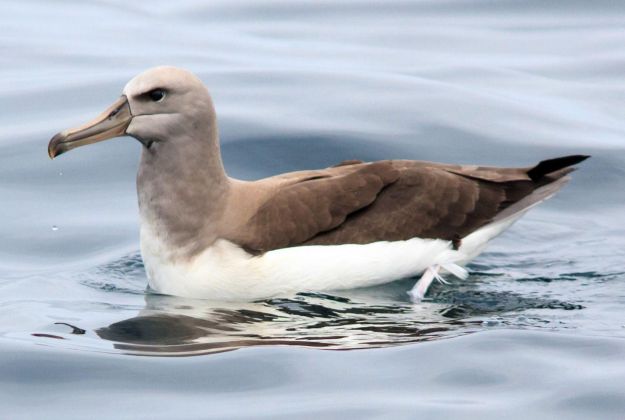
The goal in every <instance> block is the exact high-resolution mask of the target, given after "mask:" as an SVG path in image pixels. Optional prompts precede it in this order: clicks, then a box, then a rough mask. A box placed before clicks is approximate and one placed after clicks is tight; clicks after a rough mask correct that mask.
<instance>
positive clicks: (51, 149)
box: [48, 133, 65, 159]
mask: <svg viewBox="0 0 625 420" xmlns="http://www.w3.org/2000/svg"><path fill="white" fill-rule="evenodd" d="M64 138H65V136H64V135H63V133H56V134H55V135H54V137H52V138H51V139H50V143H48V156H50V159H54V158H55V157H57V156H58V155H60V154H61V153H63V152H64V150H63V148H62V147H59V145H61V144H62V141H63V139H64Z"/></svg>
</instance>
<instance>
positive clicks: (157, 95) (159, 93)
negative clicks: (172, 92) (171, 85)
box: [148, 89, 167, 102]
mask: <svg viewBox="0 0 625 420" xmlns="http://www.w3.org/2000/svg"><path fill="white" fill-rule="evenodd" d="M165 95H167V92H165V91H164V90H163V89H153V90H151V91H149V92H148V96H149V97H150V99H152V101H153V102H160V101H162V100H163V99H165Z"/></svg>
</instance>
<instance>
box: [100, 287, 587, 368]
mask: <svg viewBox="0 0 625 420" xmlns="http://www.w3.org/2000/svg"><path fill="white" fill-rule="evenodd" d="M399 283H400V284H398V285H395V287H393V286H391V287H389V286H386V287H379V288H373V289H362V290H351V291H345V292H337V294H336V295H334V294H333V295H330V294H318V293H314V294H313V293H310V294H308V293H301V294H298V295H296V296H293V297H291V298H276V299H270V300H265V301H260V302H254V303H227V302H218V303H217V302H210V301H204V300H191V299H185V298H178V297H172V296H163V295H150V294H148V295H146V296H145V299H146V306H145V308H144V309H143V310H141V311H140V313H139V314H138V315H137V316H135V317H132V318H129V319H126V320H123V321H119V322H115V323H113V324H111V325H109V326H107V327H103V328H99V329H97V330H96V333H97V335H98V336H99V337H100V338H102V339H104V340H109V341H112V342H113V343H114V347H115V348H116V349H117V350H120V351H122V352H124V353H128V354H136V355H159V356H166V355H168V356H189V355H198V354H208V353H217V352H223V351H229V350H235V349H239V348H242V347H250V346H268V345H269V346H275V345H289V346H303V347H312V348H320V349H332V350H351V349H364V348H375V347H388V346H396V345H402V344H408V343H415V342H419V341H428V340H435V339H441V338H447V337H453V336H457V335H462V334H468V333H471V332H475V331H479V330H483V329H484V328H485V323H484V318H485V316H492V315H496V314H505V313H511V312H512V313H514V312H518V311H521V310H524V309H528V308H529V309H532V308H533V309H536V308H539V309H540V308H557V309H580V308H581V307H578V306H577V305H572V304H568V303H566V302H560V301H557V300H548V299H541V298H526V297H521V296H519V295H515V294H513V293H502V292H483V291H480V290H477V288H476V286H475V282H474V283H473V285H472V286H468V285H467V286H464V285H461V286H459V288H458V289H456V290H454V291H453V293H451V292H450V291H449V290H448V289H444V288H436V289H435V291H434V293H432V296H433V298H432V299H430V300H429V301H425V302H422V303H421V304H420V305H414V304H411V303H410V302H409V300H408V297H407V296H405V297H404V296H402V294H405V292H404V291H405V290H406V285H405V284H401V283H404V282H399ZM538 321H540V320H538ZM504 322H505V321H504Z"/></svg>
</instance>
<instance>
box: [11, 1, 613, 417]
mask: <svg viewBox="0 0 625 420" xmlns="http://www.w3.org/2000/svg"><path fill="white" fill-rule="evenodd" d="M0 28H1V29H0V52H1V53H2V54H0V197H1V198H0V200H1V201H0V203H1V205H0V220H2V223H0V418H2V419H22V418H59V419H61V418H62V419H73V418H76V419H84V418H128V419H140V418H145V419H161V418H162V419H173V418H189V419H194V418H250V417H254V418H268V419H277V418H292V417H294V416H298V417H300V418H312V417H319V416H324V418H341V419H345V418H355V419H360V418H393V419H400V418H417V417H418V418H421V417H424V418H480V419H486V418H501V417H502V416H504V415H505V416H506V417H507V418H511V419H512V418H528V417H532V418H584V419H586V418H601V419H608V418H614V419H617V418H623V415H624V414H623V413H625V361H624V360H625V359H624V356H625V267H624V262H625V237H624V235H625V216H624V214H625V212H624V210H625V53H624V50H623V45H625V3H621V2H614V1H607V0H605V1H593V2H582V1H572V2H559V1H525V2H517V1H511V0H510V1H504V0H501V1H489V0H478V1H472V2H466V1H458V0H448V1H400V0H392V1H385V2H381V1H357V0H353V1H343V2H330V1H309V2H292V1H265V2H261V1H254V0H244V1H237V2H230V1H222V0H216V1H198V0H184V1H178V2H168V1H150V2H147V1H146V2H123V1H117V0H99V1H95V0H94V1H77V0H65V1H58V2H48V1H42V0H39V1H37V0H32V1H16V0H4V1H2V2H1V3H0ZM159 64H172V65H177V66H181V67H186V68H188V69H190V70H192V71H194V72H195V73H197V74H198V75H199V76H200V77H201V78H202V79H203V80H204V82H205V83H206V84H207V85H208V87H209V89H210V91H211V93H212V95H213V99H214V101H215V104H216V107H217V112H218V115H219V123H220V127H221V138H222V149H223V154H224V160H225V164H226V167H227V170H228V172H229V173H230V174H231V175H233V176H236V177H241V178H245V179H254V178H258V177H262V176H267V175H271V174H275V173H279V172H284V171H288V170H296V169H303V168H320V167H325V166H329V165H332V164H334V163H336V162H338V161H341V160H344V159H363V160H375V159H385V158H408V159H422V160H436V161H446V162H459V163H475V164H482V165H497V166H528V165H531V164H533V163H535V162H536V161H538V160H540V159H544V158H549V157H555V156H559V155H565V154H574V153H575V154H577V153H582V154H590V155H592V156H593V157H592V159H590V160H588V161H586V162H584V163H583V164H581V165H580V167H579V170H578V171H577V172H576V173H575V174H574V177H573V178H574V179H573V181H572V182H571V183H570V184H569V185H568V186H567V187H566V188H565V189H564V190H563V191H561V193H560V194H558V195H557V196H556V197H555V198H553V199H551V200H550V201H548V202H546V203H544V204H542V205H541V206H540V207H538V208H536V209H534V210H532V211H531V212H530V213H528V214H527V215H526V216H525V217H524V218H523V219H522V220H521V221H520V222H518V223H517V224H516V225H514V226H513V227H512V228H511V229H510V230H509V231H508V232H506V233H505V234H504V235H502V236H501V237H499V238H498V239H497V240H495V241H494V242H493V243H492V244H491V246H490V247H489V248H488V249H487V251H486V252H485V253H484V254H483V255H481V256H480V257H479V258H478V259H476V260H475V261H474V262H473V263H472V264H471V265H470V267H469V268H470V271H471V276H470V277H469V279H468V280H466V281H459V280H451V284H450V285H447V286H444V285H435V286H433V288H432V289H431V292H430V294H429V295H428V298H427V299H425V300H424V301H423V302H421V303H420V304H412V303H411V302H410V301H409V299H408V296H407V295H406V293H405V292H406V290H409V289H410V288H411V287H412V285H413V284H414V282H415V279H406V280H402V281H398V282H395V283H392V284H389V285H385V286H382V287H376V288H369V289H361V290H350V291H341V292H336V293H331V294H311V293H303V294H298V295H294V296H286V297H283V298H276V299H271V300H267V301H261V302H252V303H239V304H235V303H223V302H210V301H202V300H192V299H182V298H175V297H168V296H159V295H153V294H149V293H147V292H146V290H145V288H146V277H145V272H144V269H143V265H142V262H141V258H140V255H139V254H138V216H137V205H136V196H135V184H134V177H135V172H136V168H137V162H138V156H139V153H140V145H139V144H138V143H137V142H136V141H134V140H133V139H131V138H127V137H125V138H121V139H117V140H113V141H109V142H106V143H100V144H98V145H94V146H91V147H86V148H80V149H78V150H76V151H73V152H72V153H69V154H67V155H64V156H62V157H61V158H59V159H56V160H54V161H50V160H49V159H48V157H47V143H48V140H49V139H50V137H51V136H52V135H53V134H55V133H56V132H58V131H60V130H63V129H65V128H68V127H72V126H75V125H77V124H80V123H82V122H84V121H86V120H88V119H90V118H91V117H93V116H94V115H96V114H97V113H99V112H100V111H101V110H103V109H104V108H105V107H106V106H108V105H109V104H110V103H112V102H113V101H114V100H115V99H116V98H117V97H118V95H119V94H120V92H121V89H122V88H123V86H124V84H125V83H126V81H127V80H129V79H130V78H131V77H133V76H134V75H135V74H137V73H139V72H141V71H142V70H144V69H146V68H148V67H151V66H154V65H159ZM339 350H340V351H339ZM345 350H350V351H345ZM148 356H150V357H148ZM172 356H178V357H172Z"/></svg>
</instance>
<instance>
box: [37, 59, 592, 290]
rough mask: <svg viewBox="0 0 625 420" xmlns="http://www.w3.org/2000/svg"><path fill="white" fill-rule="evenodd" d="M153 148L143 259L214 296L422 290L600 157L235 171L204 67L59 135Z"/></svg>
mask: <svg viewBox="0 0 625 420" xmlns="http://www.w3.org/2000/svg"><path fill="white" fill-rule="evenodd" d="M124 135H127V136H131V137H134V138H135V139H137V140H138V141H139V142H141V144H142V145H143V148H142V153H141V161H140V165H139V170H138V174H137V194H138V200H139V210H140V217H141V233H140V236H141V255H142V257H143V261H144V264H145V268H146V272H147V276H148V279H149V280H148V282H149V286H150V288H151V289H153V290H154V291H156V292H158V293H162V294H169V295H176V296H183V297H193V298H206V299H215V300H255V299H262V298H268V297H272V296H278V295H284V294H289V293H295V292H301V291H326V290H337V289H349V288H356V287H365V286H373V285H378V284H383V283H386V282H391V281H393V280H397V279H402V278H408V277H412V276H417V275H419V274H422V277H421V278H420V280H419V281H418V282H417V284H416V285H415V287H414V288H413V289H412V290H411V291H410V292H409V293H410V294H411V295H412V296H413V298H415V299H419V298H421V297H423V296H424V295H425V293H426V291H427V289H428V287H429V285H430V283H431V282H432V281H433V280H434V279H438V280H440V281H443V282H444V279H443V277H441V274H440V273H441V272H445V273H450V274H452V275H455V276H457V277H460V278H465V277H466V276H467V272H466V270H465V269H464V268H463V265H464V264H466V263H467V262H468V261H470V260H471V259H473V258H474V257H476V256H477V255H478V254H479V253H480V252H481V251H482V250H483V249H484V247H485V246H486V244H487V243H488V241H490V240H491V239H493V238H494V237H495V236H497V235H499V234H500V233H501V232H502V231H504V230H505V229H506V228H508V227H509V226H510V225H511V224H512V223H514V222H515V221H516V220H517V219H518V218H519V217H521V216H522V215H523V214H524V213H525V212H526V211H527V210H529V209H530V208H532V207H533V206H535V205H536V204H538V203H540V202H542V201H544V200H546V199H547V198H549V197H551V196H552V195H553V194H555V193H556V192H557V191H558V190H559V189H560V188H561V187H562V186H563V185H564V184H565V183H566V182H567V181H568V179H569V177H568V176H566V175H567V174H569V173H570V172H571V171H573V170H574V169H573V168H571V166H572V165H575V164H577V163H579V162H581V161H583V160H584V159H586V158H587V157H588V156H582V155H575V156H565V157H560V158H556V159H549V160H544V161H542V162H540V163H538V164H537V165H535V166H532V167H527V168H495V167H483V166H464V165H452V164H442V163H433V162H425V161H412V160H383V161H377V162H370V163H365V162H361V161H345V162H342V163H339V164H338V165H336V166H333V167H330V168H326V169H319V170H305V171H298V172H291V173H285V174H281V175H277V176H272V177H269V178H265V179H261V180H258V181H242V180H238V179H234V178H231V177H228V176H227V175H226V172H225V170H224V166H223V163H222V159H221V153H220V149H219V134H218V129H217V118H216V113H215V109H214V107H213V103H212V100H211V97H210V95H209V93H208V90H207V89H206V87H205V86H204V84H203V83H202V81H201V80H200V79H199V78H197V77H196V76H195V75H193V74H192V73H190V72H188V71H186V70H183V69H179V68H175V67H168V66H163V67H156V68H152V69H149V70H147V71H145V72H143V73H141V74H139V75H138V76H136V77H135V78H133V79H132V80H131V81H130V82H128V84H127V85H126V87H125V88H124V90H123V94H122V95H121V97H120V98H119V99H118V100H117V101H116V102H115V103H114V104H113V105H111V106H110V107H109V108H108V109H107V110H106V111H104V112H103V113H102V114H101V115H100V116H98V117H97V118H95V119H94V120H93V121H91V122H88V123H86V124H84V125H82V126H80V127H77V128H72V129H68V130H65V131H63V132H61V133H58V134H57V135H55V136H54V137H53V138H52V140H51V141H50V144H49V146H48V154H49V156H50V158H54V157H56V156H58V155H60V154H61V153H64V152H67V151H69V150H71V149H74V148H76V147H79V146H83V145H87V144H91V143H96V142H99V141H102V140H106V139H110V138H113V137H118V136H124Z"/></svg>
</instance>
